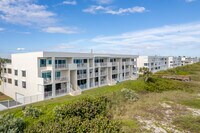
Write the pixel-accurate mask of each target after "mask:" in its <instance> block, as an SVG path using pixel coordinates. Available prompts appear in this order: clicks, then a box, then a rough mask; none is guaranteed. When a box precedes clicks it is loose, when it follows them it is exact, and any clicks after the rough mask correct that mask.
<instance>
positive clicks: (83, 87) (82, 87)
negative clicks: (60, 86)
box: [79, 84, 87, 89]
mask: <svg viewBox="0 0 200 133" xmlns="http://www.w3.org/2000/svg"><path fill="white" fill-rule="evenodd" d="M79 87H80V88H81V89H86V88H87V85H86V84H82V85H79Z"/></svg>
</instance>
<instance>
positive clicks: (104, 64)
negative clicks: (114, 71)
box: [100, 62, 108, 67]
mask: <svg viewBox="0 0 200 133" xmlns="http://www.w3.org/2000/svg"><path fill="white" fill-rule="evenodd" d="M107 65H108V63H107V62H101V63H100V66H101V67H105V66H107Z"/></svg>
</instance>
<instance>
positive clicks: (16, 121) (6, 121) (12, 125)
mask: <svg viewBox="0 0 200 133" xmlns="http://www.w3.org/2000/svg"><path fill="white" fill-rule="evenodd" d="M24 129H25V122H24V121H23V119H21V118H15V117H14V115H12V114H9V115H3V116H0V132H1V133H22V132H23V130H24Z"/></svg>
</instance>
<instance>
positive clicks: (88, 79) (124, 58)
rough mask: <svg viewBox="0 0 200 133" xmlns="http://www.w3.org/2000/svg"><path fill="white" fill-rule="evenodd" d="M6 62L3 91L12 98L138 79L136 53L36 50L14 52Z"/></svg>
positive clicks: (47, 94)
mask: <svg viewBox="0 0 200 133" xmlns="http://www.w3.org/2000/svg"><path fill="white" fill-rule="evenodd" d="M11 60H12V63H11V64H4V66H3V69H2V75H1V76H2V77H3V78H2V79H3V83H2V85H1V92H3V93H4V94H6V95H8V96H10V97H11V98H13V99H16V100H17V99H20V98H23V97H27V96H33V95H38V94H42V95H43V96H44V97H43V99H48V98H53V97H58V96H61V95H65V94H68V93H70V92H76V91H79V92H80V91H82V90H86V89H91V88H96V87H100V86H105V85H112V84H115V83H116V82H121V81H125V80H130V79H136V77H137V67H136V61H137V56H134V55H114V54H94V53H60V52H33V53H22V54H12V55H11Z"/></svg>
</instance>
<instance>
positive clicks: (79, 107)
mask: <svg viewBox="0 0 200 133" xmlns="http://www.w3.org/2000/svg"><path fill="white" fill-rule="evenodd" d="M108 104H109V100H108V98H107V97H99V98H96V99H90V98H86V99H83V100H82V101H79V102H77V103H74V104H69V105H62V106H57V107H55V108H54V116H55V118H56V119H57V120H58V119H64V118H66V117H68V118H71V117H74V116H80V117H81V119H92V118H95V116H96V115H103V116H105V115H106V113H107V106H108Z"/></svg>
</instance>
